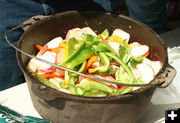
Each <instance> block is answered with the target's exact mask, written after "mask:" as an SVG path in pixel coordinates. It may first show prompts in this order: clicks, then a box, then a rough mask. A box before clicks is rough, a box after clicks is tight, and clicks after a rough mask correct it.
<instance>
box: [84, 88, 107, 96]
mask: <svg viewBox="0 0 180 123" xmlns="http://www.w3.org/2000/svg"><path fill="white" fill-rule="evenodd" d="M107 94H108V93H106V92H103V91H99V90H96V89H93V90H89V91H85V93H84V94H83V96H96V95H98V96H101V97H102V96H107Z"/></svg>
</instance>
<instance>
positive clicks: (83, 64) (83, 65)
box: [70, 61, 87, 76]
mask: <svg viewBox="0 0 180 123" xmlns="http://www.w3.org/2000/svg"><path fill="white" fill-rule="evenodd" d="M86 63H87V61H84V62H83V63H82V65H81V67H80V68H79V70H78V72H79V73H82V72H83V71H84V68H85V67H86ZM70 76H78V74H75V73H71V75H70Z"/></svg>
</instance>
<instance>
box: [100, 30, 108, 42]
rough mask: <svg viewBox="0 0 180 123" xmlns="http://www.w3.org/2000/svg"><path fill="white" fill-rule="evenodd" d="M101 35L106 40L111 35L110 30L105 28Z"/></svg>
mask: <svg viewBox="0 0 180 123" xmlns="http://www.w3.org/2000/svg"><path fill="white" fill-rule="evenodd" d="M101 36H102V37H103V38H104V40H106V39H107V38H108V37H109V31H108V30H107V29H105V30H104V31H103V32H102V33H101Z"/></svg>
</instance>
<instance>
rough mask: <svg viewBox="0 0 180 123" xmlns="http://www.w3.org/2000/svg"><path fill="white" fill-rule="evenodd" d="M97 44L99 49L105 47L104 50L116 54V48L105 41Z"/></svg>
mask: <svg viewBox="0 0 180 123" xmlns="http://www.w3.org/2000/svg"><path fill="white" fill-rule="evenodd" d="M97 46H98V48H99V49H104V52H105V50H107V51H109V52H111V53H112V54H114V55H116V52H115V51H114V49H113V48H112V47H111V46H110V45H109V44H107V43H105V42H99V43H98V45H97ZM98 48H97V49H98Z"/></svg>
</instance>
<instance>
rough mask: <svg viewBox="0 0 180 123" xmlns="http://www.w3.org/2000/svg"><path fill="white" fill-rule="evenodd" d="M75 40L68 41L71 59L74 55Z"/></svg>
mask: <svg viewBox="0 0 180 123" xmlns="http://www.w3.org/2000/svg"><path fill="white" fill-rule="evenodd" d="M74 40H75V38H70V39H69V41H68V56H69V57H70V56H71V55H72V54H73V49H74V45H73V42H74Z"/></svg>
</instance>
